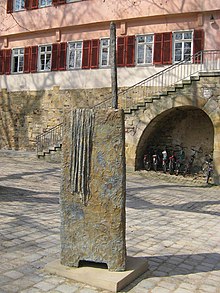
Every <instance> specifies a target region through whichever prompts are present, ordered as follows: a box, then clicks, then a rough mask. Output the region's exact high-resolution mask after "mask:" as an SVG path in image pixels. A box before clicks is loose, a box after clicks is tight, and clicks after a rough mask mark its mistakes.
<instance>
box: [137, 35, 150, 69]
mask: <svg viewBox="0 0 220 293" xmlns="http://www.w3.org/2000/svg"><path fill="white" fill-rule="evenodd" d="M153 45H154V35H153V34H150V35H141V36H137V37H136V46H137V56H136V64H137V65H149V64H152V63H153Z"/></svg>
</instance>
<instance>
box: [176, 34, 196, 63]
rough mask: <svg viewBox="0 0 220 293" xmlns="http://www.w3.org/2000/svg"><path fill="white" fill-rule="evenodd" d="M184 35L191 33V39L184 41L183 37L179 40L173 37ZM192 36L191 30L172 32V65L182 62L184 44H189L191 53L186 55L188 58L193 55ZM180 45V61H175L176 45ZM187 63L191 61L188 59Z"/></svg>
mask: <svg viewBox="0 0 220 293" xmlns="http://www.w3.org/2000/svg"><path fill="white" fill-rule="evenodd" d="M185 33H191V38H190V39H184V37H182V38H181V39H179V40H176V38H175V36H176V35H177V34H185ZM193 34H194V31H193V30H181V31H173V32H172V36H173V38H172V41H173V63H178V62H181V61H183V60H184V53H185V52H184V44H185V43H187V42H188V43H189V42H190V43H191V51H190V54H187V55H189V56H192V55H193ZM178 43H179V44H181V60H175V59H176V44H178ZM189 62H192V60H191V59H190V60H189Z"/></svg>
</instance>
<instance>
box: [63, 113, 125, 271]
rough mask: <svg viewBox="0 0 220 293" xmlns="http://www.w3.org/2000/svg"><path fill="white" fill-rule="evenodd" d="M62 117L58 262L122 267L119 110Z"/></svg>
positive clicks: (121, 127)
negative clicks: (59, 248) (59, 257)
mask: <svg viewBox="0 0 220 293" xmlns="http://www.w3.org/2000/svg"><path fill="white" fill-rule="evenodd" d="M64 116H65V118H64V137H63V145H62V148H63V168H62V183H61V194H60V204H61V264H63V265H66V266H71V267H78V265H79V261H80V260H85V261H92V262H98V263H106V264H107V266H108V269H109V270H110V271H123V270H125V261H126V246H125V189H126V187H125V137H124V133H125V132H124V113H123V111H122V110H112V109H110V110H96V111H95V110H91V109H76V110H72V111H71V112H68V113H66V114H65V115H64Z"/></svg>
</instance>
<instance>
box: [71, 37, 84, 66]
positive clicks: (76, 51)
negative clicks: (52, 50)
mask: <svg viewBox="0 0 220 293" xmlns="http://www.w3.org/2000/svg"><path fill="white" fill-rule="evenodd" d="M77 43H78V44H81V48H76V47H75V48H74V49H73V54H74V66H73V67H70V51H71V50H70V46H71V45H73V44H75V45H76V44H77ZM77 53H79V54H80V64H79V65H77V64H76V60H77V59H76V55H77ZM82 54H83V41H82V40H77V41H71V42H68V48H67V68H68V69H69V70H76V69H82ZM76 65H77V66H76Z"/></svg>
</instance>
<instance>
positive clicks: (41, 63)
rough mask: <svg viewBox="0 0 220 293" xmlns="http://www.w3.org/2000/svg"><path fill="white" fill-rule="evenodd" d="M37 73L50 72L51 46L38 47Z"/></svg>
mask: <svg viewBox="0 0 220 293" xmlns="http://www.w3.org/2000/svg"><path fill="white" fill-rule="evenodd" d="M38 57H39V58H38V71H50V70H51V57H52V45H43V46H39V55H38Z"/></svg>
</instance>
